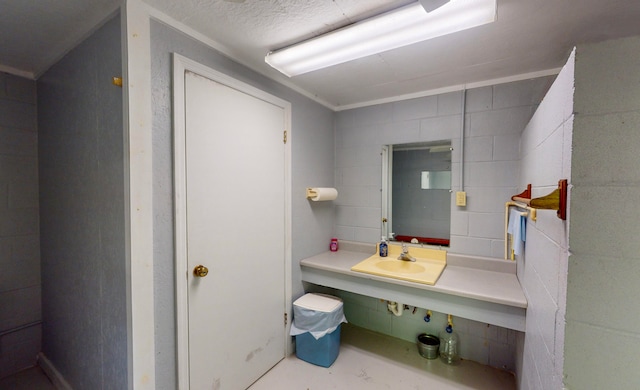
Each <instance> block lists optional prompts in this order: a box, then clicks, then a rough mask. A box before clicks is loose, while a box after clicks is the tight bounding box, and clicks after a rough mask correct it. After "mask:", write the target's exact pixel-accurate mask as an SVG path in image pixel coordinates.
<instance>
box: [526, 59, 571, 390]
mask: <svg viewBox="0 0 640 390" xmlns="http://www.w3.org/2000/svg"><path fill="white" fill-rule="evenodd" d="M573 79H574V56H573V55H571V57H570V58H569V60H568V61H567V64H566V65H565V67H564V68H563V69H562V71H561V72H560V74H559V75H558V77H557V78H556V80H555V82H554V83H553V85H552V86H551V88H550V89H549V92H548V93H547V94H546V96H545V97H544V99H543V100H542V103H540V106H539V107H538V110H537V111H536V113H535V114H534V115H533V118H531V121H530V122H529V124H528V125H527V127H526V128H525V130H524V132H523V133H522V140H521V161H520V180H519V187H520V188H521V189H522V190H524V189H525V188H526V185H527V184H531V185H532V189H533V196H534V197H538V196H544V195H547V194H548V193H551V192H552V191H553V190H554V189H556V188H557V185H558V181H559V180H560V179H569V181H570V182H571V180H570V179H571V138H572V133H573V91H574V84H573ZM568 220H569V218H567V221H562V220H561V219H559V218H558V217H557V216H556V212H555V211H553V210H538V212H537V221H533V220H531V219H530V218H529V219H528V220H527V227H526V245H525V253H524V255H523V256H518V258H517V261H518V267H517V268H518V278H519V280H520V284H521V285H522V288H523V290H524V293H525V296H526V297H527V302H528V307H527V324H526V333H524V334H518V351H519V353H518V354H517V356H518V357H519V359H521V360H520V361H519V362H518V380H519V384H520V389H521V390H527V389H529V390H534V389H561V388H562V373H563V351H562V349H563V346H564V322H565V317H564V314H565V300H566V288H567V266H568V258H569V248H568V239H567V237H568V231H569V222H568Z"/></svg>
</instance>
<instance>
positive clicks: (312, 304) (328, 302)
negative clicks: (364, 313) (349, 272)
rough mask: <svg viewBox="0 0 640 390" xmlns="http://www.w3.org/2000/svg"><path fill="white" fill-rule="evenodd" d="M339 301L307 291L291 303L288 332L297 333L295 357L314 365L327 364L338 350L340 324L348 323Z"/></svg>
mask: <svg viewBox="0 0 640 390" xmlns="http://www.w3.org/2000/svg"><path fill="white" fill-rule="evenodd" d="M342 306H343V305H342V300H341V299H340V298H338V297H334V296H331V295H325V294H317V293H309V294H305V295H303V296H302V297H300V298H298V299H297V300H296V301H295V302H293V323H292V324H291V335H292V336H296V356H297V357H298V358H299V359H301V360H304V361H306V362H309V363H312V364H315V365H317V366H322V367H329V366H331V365H332V364H333V362H334V361H335V360H336V359H337V358H338V353H339V352H340V324H341V323H343V322H347V320H346V318H345V317H344V313H343V310H342Z"/></svg>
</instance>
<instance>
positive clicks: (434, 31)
mask: <svg viewBox="0 0 640 390" xmlns="http://www.w3.org/2000/svg"><path fill="white" fill-rule="evenodd" d="M495 20H496V0H451V1H449V2H448V3H446V4H444V5H442V6H441V7H439V8H437V9H435V10H433V11H432V12H429V13H427V12H426V11H425V9H424V8H423V7H422V6H421V5H420V2H416V3H413V4H409V5H407V6H404V7H401V8H398V9H396V10H394V11H391V12H387V13H384V14H381V15H379V16H376V17H373V18H371V19H366V20H363V21H361V22H358V23H355V24H352V25H349V26H347V27H344V28H341V29H339V30H336V31H332V32H330V33H327V34H324V35H321V36H319V37H316V38H312V39H310V40H308V41H304V42H301V43H298V44H295V45H293V46H289V47H287V48H284V49H281V50H277V51H274V52H270V53H268V54H267V56H266V57H265V61H266V62H267V63H268V64H269V65H271V66H272V67H274V68H275V69H277V70H278V71H280V72H282V73H284V74H285V75H287V76H289V77H292V76H296V75H299V74H304V73H307V72H311V71H314V70H318V69H322V68H326V67H329V66H332V65H337V64H341V63H343V62H347V61H351V60H355V59H357V58H362V57H366V56H369V55H372V54H377V53H381V52H383V51H387V50H391V49H395V48H398V47H402V46H406V45H410V44H412V43H416V42H421V41H425V40H427V39H431V38H435V37H439V36H443V35H447V34H451V33H454V32H457V31H462V30H466V29H469V28H472V27H476V26H481V25H483V24H487V23H491V22H493V21H495Z"/></svg>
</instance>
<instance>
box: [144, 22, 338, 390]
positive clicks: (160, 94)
mask: <svg viewBox="0 0 640 390" xmlns="http://www.w3.org/2000/svg"><path fill="white" fill-rule="evenodd" d="M173 52H176V53H179V54H181V55H184V56H185V57H188V58H190V59H192V60H194V61H197V62H199V63H201V64H204V65H206V66H209V67H211V68H213V69H215V70H217V71H220V72H223V73H225V74H227V75H229V76H232V77H234V78H236V79H238V80H240V81H242V82H245V83H247V84H250V85H252V86H254V87H257V88H260V89H262V90H264V91H266V92H268V93H270V94H272V95H275V96H278V97H280V98H282V99H284V100H287V101H289V102H291V104H292V131H291V136H290V137H289V139H290V142H292V207H293V210H292V213H293V216H292V217H293V226H292V228H293V237H292V261H293V265H292V273H293V275H292V279H293V298H294V299H295V298H297V297H298V296H300V295H302V294H303V286H302V282H301V278H300V267H299V265H298V264H299V261H300V259H303V258H306V257H309V256H312V255H315V254H318V253H321V252H324V251H326V250H327V248H328V246H329V241H330V238H331V235H332V234H331V233H332V228H333V225H334V207H333V205H332V202H317V203H313V202H309V201H308V200H307V199H306V198H305V188H306V187H310V186H311V187H331V186H333V113H332V112H331V111H330V110H328V109H326V108H324V107H322V106H321V105H319V104H317V103H315V102H313V101H312V100H310V99H308V98H305V97H303V96H302V95H300V94H298V93H296V92H294V91H292V90H290V89H288V88H286V87H284V86H282V85H281V84H278V83H276V82H274V81H272V80H269V79H267V78H266V77H264V76H261V75H259V74H257V73H255V72H253V71H251V70H249V69H247V68H245V67H244V66H242V65H239V64H237V63H235V62H233V61H232V60H230V59H228V58H227V57H225V56H223V55H222V54H220V53H219V52H217V51H215V50H213V49H211V48H210V47H208V46H206V45H204V44H202V43H200V42H198V41H196V40H194V39H192V38H190V37H188V36H186V35H184V34H182V33H181V32H179V31H177V30H175V29H173V28H171V27H168V26H166V25H164V24H162V23H159V22H156V21H152V23H151V55H152V60H151V63H152V68H151V78H152V81H153V86H152V88H153V95H152V107H153V145H154V146H153V187H154V191H153V203H154V204H153V209H154V216H155V217H154V286H155V287H154V288H155V303H154V304H155V322H156V335H155V339H156V343H155V347H156V385H157V386H158V389H173V388H175V386H176V370H175V367H176V360H175V355H176V342H175V321H176V320H175V310H174V305H175V303H174V302H175V283H174V280H175V269H174V248H173V235H174V231H173V223H174V221H173V192H172V186H173V165H172V158H173V157H172V156H173V149H172V148H173V141H172V139H173V138H172V137H173V132H172V122H171V121H172V108H171V104H172V103H171V96H172V90H171V84H172V82H171V68H172V67H171V53H173ZM248 158H250V156H248ZM256 163H259V162H256ZM238 217H239V218H246V219H247V221H248V222H249V221H250V218H252V217H250V216H242V215H239V216H238ZM220 241H221V244H222V243H223V242H224V237H220ZM239 282H241V281H239ZM231 300H232V301H233V298H231ZM230 320H233V319H230ZM256 326H259V324H256Z"/></svg>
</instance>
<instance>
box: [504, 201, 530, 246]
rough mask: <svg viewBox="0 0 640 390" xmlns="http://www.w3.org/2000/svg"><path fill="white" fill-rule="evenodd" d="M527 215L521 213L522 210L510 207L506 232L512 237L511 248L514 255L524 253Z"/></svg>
mask: <svg viewBox="0 0 640 390" xmlns="http://www.w3.org/2000/svg"><path fill="white" fill-rule="evenodd" d="M526 230H527V217H525V216H523V215H522V211H519V210H516V209H511V212H510V213H509V225H508V228H507V233H509V234H511V237H512V238H513V240H512V242H513V244H512V249H513V251H514V253H515V254H516V256H520V255H522V254H523V253H524V242H525V240H526Z"/></svg>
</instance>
